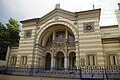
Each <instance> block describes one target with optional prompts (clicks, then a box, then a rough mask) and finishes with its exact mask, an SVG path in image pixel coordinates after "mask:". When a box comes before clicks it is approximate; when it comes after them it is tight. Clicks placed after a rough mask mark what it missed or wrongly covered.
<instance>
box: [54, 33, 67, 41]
mask: <svg viewBox="0 0 120 80" xmlns="http://www.w3.org/2000/svg"><path fill="white" fill-rule="evenodd" d="M64 38H65V31H59V32H56V42H64Z"/></svg>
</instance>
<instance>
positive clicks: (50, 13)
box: [20, 8, 101, 23]
mask: <svg viewBox="0 0 120 80" xmlns="http://www.w3.org/2000/svg"><path fill="white" fill-rule="evenodd" d="M98 10H99V11H100V10H101V9H93V10H87V11H80V12H70V11H67V10H63V9H61V8H59V9H58V8H55V9H54V10H52V11H51V12H49V13H48V14H46V15H44V16H43V17H41V18H33V19H27V20H22V21H20V22H21V23H24V22H31V21H33V22H34V21H36V20H38V19H39V20H43V19H45V18H47V17H49V16H50V15H53V14H54V13H63V14H67V15H70V16H73V17H76V16H77V15H76V14H79V13H86V12H94V11H98Z"/></svg>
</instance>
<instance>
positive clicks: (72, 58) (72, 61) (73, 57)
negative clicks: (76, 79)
mask: <svg viewBox="0 0 120 80" xmlns="http://www.w3.org/2000/svg"><path fill="white" fill-rule="evenodd" d="M75 63H76V54H75V52H70V54H69V67H70V69H74V68H76V66H75Z"/></svg>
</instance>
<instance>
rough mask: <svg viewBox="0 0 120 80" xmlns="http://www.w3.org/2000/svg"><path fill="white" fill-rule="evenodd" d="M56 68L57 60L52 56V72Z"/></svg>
mask: <svg viewBox="0 0 120 80" xmlns="http://www.w3.org/2000/svg"><path fill="white" fill-rule="evenodd" d="M54 68H55V58H54V57H53V56H52V57H51V70H53V69H54Z"/></svg>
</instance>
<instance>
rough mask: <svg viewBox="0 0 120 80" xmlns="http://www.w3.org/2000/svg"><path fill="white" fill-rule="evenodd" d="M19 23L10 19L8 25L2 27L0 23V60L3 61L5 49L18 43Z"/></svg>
mask: <svg viewBox="0 0 120 80" xmlns="http://www.w3.org/2000/svg"><path fill="white" fill-rule="evenodd" d="M19 32H20V29H19V22H18V21H17V20H15V19H13V18H10V19H9V21H8V23H7V24H6V26H5V25H3V24H2V23H1V22H0V60H5V56H6V52H7V47H8V46H9V45H12V44H17V43H18V42H19V39H20V37H19Z"/></svg>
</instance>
